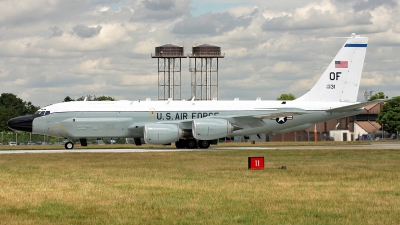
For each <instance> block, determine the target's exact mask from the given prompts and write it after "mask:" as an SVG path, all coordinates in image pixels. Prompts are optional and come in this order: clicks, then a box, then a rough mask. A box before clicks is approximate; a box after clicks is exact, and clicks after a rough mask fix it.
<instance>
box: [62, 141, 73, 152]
mask: <svg viewBox="0 0 400 225" xmlns="http://www.w3.org/2000/svg"><path fill="white" fill-rule="evenodd" d="M64 146H65V149H68V150H70V149H73V148H74V143H72V142H70V141H68V142H67V143H65V145H64Z"/></svg>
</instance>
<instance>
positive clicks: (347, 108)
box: [326, 99, 390, 112]
mask: <svg viewBox="0 0 400 225" xmlns="http://www.w3.org/2000/svg"><path fill="white" fill-rule="evenodd" d="M389 100H390V99H377V100H373V101H368V102H360V103H357V104H353V105H348V106H343V107H339V108H334V109H329V110H326V111H327V112H348V111H352V110H357V109H360V108H362V107H364V106H367V105H373V104H376V103H380V102H386V101H389Z"/></svg>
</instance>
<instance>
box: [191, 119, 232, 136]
mask: <svg viewBox="0 0 400 225" xmlns="http://www.w3.org/2000/svg"><path fill="white" fill-rule="evenodd" d="M235 128H236V127H234V126H233V125H232V124H231V123H230V122H229V121H227V120H224V119H199V120H193V122H192V134H193V137H194V138H196V139H198V140H214V139H218V138H222V137H226V136H229V135H230V134H231V133H232V132H233V131H235V130H236V129H235Z"/></svg>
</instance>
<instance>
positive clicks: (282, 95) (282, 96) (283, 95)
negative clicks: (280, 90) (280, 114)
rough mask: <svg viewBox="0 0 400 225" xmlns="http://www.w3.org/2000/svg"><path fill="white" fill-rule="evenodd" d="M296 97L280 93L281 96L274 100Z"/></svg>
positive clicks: (293, 98)
mask: <svg viewBox="0 0 400 225" xmlns="http://www.w3.org/2000/svg"><path fill="white" fill-rule="evenodd" d="M295 99H296V97H295V96H294V95H293V94H290V93H289V94H281V96H280V97H279V98H277V99H276V100H295Z"/></svg>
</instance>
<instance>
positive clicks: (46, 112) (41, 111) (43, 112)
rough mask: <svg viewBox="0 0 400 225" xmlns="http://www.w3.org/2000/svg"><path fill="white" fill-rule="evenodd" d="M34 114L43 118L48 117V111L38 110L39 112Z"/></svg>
mask: <svg viewBox="0 0 400 225" xmlns="http://www.w3.org/2000/svg"><path fill="white" fill-rule="evenodd" d="M35 114H39V115H42V116H45V115H49V114H50V111H44V110H39V111H37V112H35Z"/></svg>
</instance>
